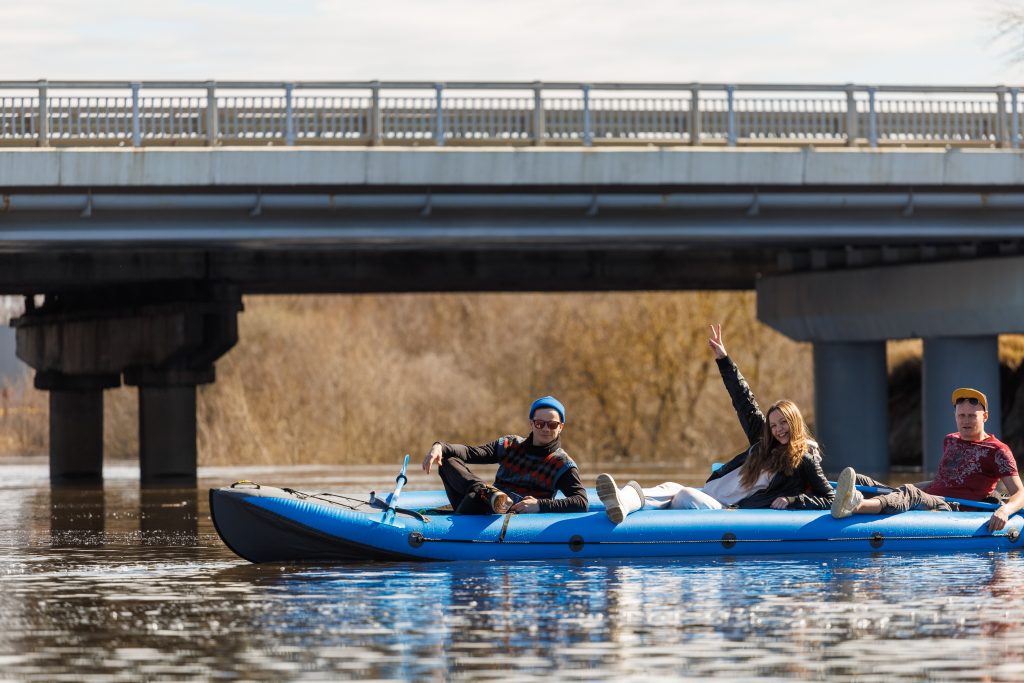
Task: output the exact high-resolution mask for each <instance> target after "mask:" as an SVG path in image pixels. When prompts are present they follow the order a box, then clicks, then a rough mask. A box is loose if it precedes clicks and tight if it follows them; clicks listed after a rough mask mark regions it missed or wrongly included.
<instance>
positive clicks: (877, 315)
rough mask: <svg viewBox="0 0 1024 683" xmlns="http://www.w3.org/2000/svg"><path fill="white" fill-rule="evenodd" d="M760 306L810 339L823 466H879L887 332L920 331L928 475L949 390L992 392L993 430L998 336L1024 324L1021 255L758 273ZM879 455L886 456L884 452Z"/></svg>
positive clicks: (910, 334)
mask: <svg viewBox="0 0 1024 683" xmlns="http://www.w3.org/2000/svg"><path fill="white" fill-rule="evenodd" d="M757 307H758V317H759V318H760V319H761V320H762V321H763V322H765V323H767V324H768V325H771V326H772V327H774V328H775V329H777V330H779V331H780V332H782V333H783V334H785V335H787V336H788V337H790V338H792V339H796V340H799V341H809V342H813V343H814V344H815V372H816V375H817V377H816V378H815V388H816V392H817V398H816V406H817V430H818V433H819V434H820V435H821V437H822V442H823V445H824V447H825V449H826V456H827V458H826V463H825V467H826V470H827V471H835V468H836V467H840V466H844V465H853V466H854V467H857V468H858V469H863V470H865V471H868V470H871V469H874V468H877V467H880V466H881V465H883V464H884V465H885V467H884V468H882V469H883V471H884V470H885V469H888V449H887V448H886V447H885V445H884V443H885V442H884V441H883V438H882V436H883V435H884V436H885V438H888V426H887V422H886V420H885V417H884V412H883V411H884V408H885V406H886V400H887V398H886V386H887V382H888V378H887V373H886V364H885V351H884V349H885V342H886V340H888V339H909V338H921V339H923V340H924V370H923V380H922V387H921V391H922V398H923V400H922V405H923V406H924V415H923V418H924V435H923V438H922V448H923V451H924V459H923V462H922V467H923V469H924V473H925V476H931V475H932V474H934V473H935V470H936V469H937V467H938V463H939V460H940V459H941V458H942V439H943V437H944V436H945V435H946V434H948V433H950V432H952V431H955V430H956V422H955V420H954V418H953V406H952V404H951V403H950V395H951V393H952V391H953V390H954V389H955V388H957V387H962V386H970V387H974V388H976V389H979V390H980V391H983V392H984V393H985V395H986V396H988V399H989V405H988V412H989V421H988V431H990V432H992V433H993V434H995V435H996V436H999V435H1000V433H1001V431H1002V410H1001V406H1000V400H999V397H1000V376H999V335H1000V334H1004V333H1006V334H1008V333H1014V332H1022V331H1024V258H1022V257H1020V256H1012V257H1004V258H990V259H977V260H971V261H947V262H934V263H917V264H910V265H888V266H880V267H869V268H848V269H844V270H832V271H811V272H803V273H792V274H788V275H779V276H773V277H766V278H763V279H762V280H761V281H760V282H759V283H758V287H757ZM883 454H884V455H883Z"/></svg>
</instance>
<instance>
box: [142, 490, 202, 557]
mask: <svg viewBox="0 0 1024 683" xmlns="http://www.w3.org/2000/svg"><path fill="white" fill-rule="evenodd" d="M139 493H140V500H139V510H140V514H139V530H140V532H141V534H142V540H143V542H144V543H148V544H151V545H180V546H189V545H195V544H196V543H197V542H198V540H199V492H198V491H197V490H196V489H194V488H188V489H182V488H150V487H147V488H143V489H141V490H140V491H139Z"/></svg>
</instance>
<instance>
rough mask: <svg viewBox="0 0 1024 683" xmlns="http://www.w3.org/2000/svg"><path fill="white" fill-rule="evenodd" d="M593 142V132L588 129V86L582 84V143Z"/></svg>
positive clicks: (586, 144)
mask: <svg viewBox="0 0 1024 683" xmlns="http://www.w3.org/2000/svg"><path fill="white" fill-rule="evenodd" d="M592 144H594V134H593V132H591V130H590V86H589V85H584V86H583V145H584V146H585V147H590V146H591V145H592Z"/></svg>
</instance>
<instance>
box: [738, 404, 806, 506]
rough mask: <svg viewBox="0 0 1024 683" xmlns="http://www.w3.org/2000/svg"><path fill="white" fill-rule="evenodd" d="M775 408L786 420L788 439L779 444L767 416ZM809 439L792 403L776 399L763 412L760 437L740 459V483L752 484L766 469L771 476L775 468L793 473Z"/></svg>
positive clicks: (798, 410)
mask: <svg viewBox="0 0 1024 683" xmlns="http://www.w3.org/2000/svg"><path fill="white" fill-rule="evenodd" d="M776 410H777V411H779V413H781V414H782V417H783V418H785V420H786V422H787V423H788V424H789V443H788V444H786V445H785V446H783V445H782V444H780V443H779V442H778V440H777V439H776V438H775V436H774V435H773V434H772V427H771V423H770V422H769V420H770V419H771V416H772V412H773V411H776ZM810 440H811V433H810V431H809V430H808V429H807V423H806V422H804V416H803V415H802V414H801V413H800V409H799V408H797V406H796V404H795V403H793V402H792V401H790V400H788V399H785V398H784V399H782V400H781V401H776V402H775V403H773V404H772V407H771V408H769V409H768V413H767V414H766V415H765V416H764V427H763V428H762V429H761V438H760V440H758V442H757V443H756V444H754V447H753V448H751V449H750V455H749V456H747V460H746V462H744V463H743V471H742V472H741V473H740V483H741V484H743V486H746V487H748V488H749V487H751V486H753V485H754V482H756V481H757V478H758V477H759V476H761V473H762V472H770V473H771V474H772V476H774V475H775V474H777V473H779V472H785V473H786V474H787V475H788V474H793V472H794V470H796V466H797V465H799V464H800V459H801V458H803V457H804V453H806V452H807V442H808V441H810Z"/></svg>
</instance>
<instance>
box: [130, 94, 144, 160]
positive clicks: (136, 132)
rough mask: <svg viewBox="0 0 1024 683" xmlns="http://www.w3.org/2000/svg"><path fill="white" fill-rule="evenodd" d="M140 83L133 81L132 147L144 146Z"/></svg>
mask: <svg viewBox="0 0 1024 683" xmlns="http://www.w3.org/2000/svg"><path fill="white" fill-rule="evenodd" d="M140 87H141V86H140V84H139V83H132V147H141V146H142V122H141V121H139V88H140Z"/></svg>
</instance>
